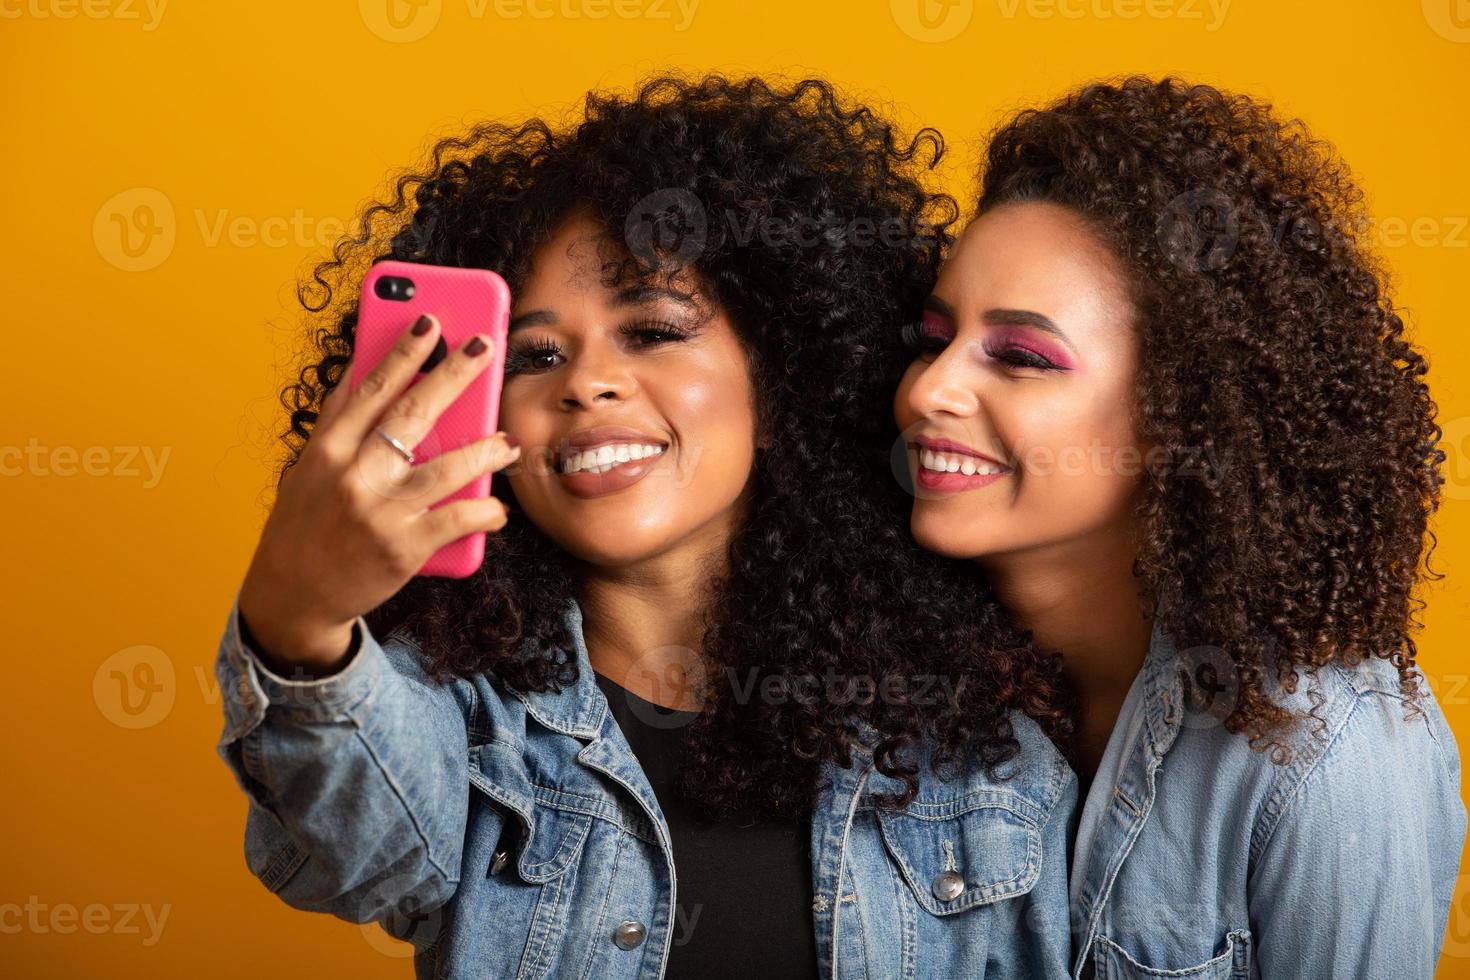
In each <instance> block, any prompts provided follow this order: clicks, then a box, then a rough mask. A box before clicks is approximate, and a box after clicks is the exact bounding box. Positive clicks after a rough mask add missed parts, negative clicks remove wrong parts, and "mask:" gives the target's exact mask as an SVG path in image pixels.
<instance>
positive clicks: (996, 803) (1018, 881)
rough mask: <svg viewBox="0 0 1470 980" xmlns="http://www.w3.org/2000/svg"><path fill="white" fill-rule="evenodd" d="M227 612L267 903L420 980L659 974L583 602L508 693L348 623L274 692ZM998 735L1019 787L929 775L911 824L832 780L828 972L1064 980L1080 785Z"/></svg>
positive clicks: (1031, 735) (826, 895) (228, 675)
mask: <svg viewBox="0 0 1470 980" xmlns="http://www.w3.org/2000/svg"><path fill="white" fill-rule="evenodd" d="M237 611H238V594H237V597H236V605H235V607H234V608H232V609H231V612H230V617H229V621H228V624H227V626H226V628H225V631H224V635H223V637H222V639H221V641H220V645H219V653H218V657H217V659H216V662H215V671H216V673H217V675H218V678H219V681H220V689H221V691H222V692H223V693H224V698H223V700H224V715H225V721H224V731H223V735H222V737H221V739H220V741H219V746H218V748H219V752H220V754H221V756H222V757H223V758H224V760H225V761H226V763H227V764H228V765H229V767H230V769H231V770H232V771H233V772H234V774H235V777H236V779H237V780H238V782H239V784H240V786H241V787H242V789H243V790H244V791H245V793H246V795H247V796H248V798H249V808H248V815H247V819H246V824H245V861H246V864H247V866H248V867H249V869H250V871H251V872H252V873H253V874H254V875H255V876H256V877H258V878H259V879H260V880H261V881H262V882H263V883H264V884H265V886H266V887H267V888H269V889H270V890H271V891H273V892H275V893H276V894H277V895H278V896H279V897H280V898H281V899H282V900H283V901H285V902H287V903H288V904H290V905H292V906H294V907H296V908H300V909H307V910H312V911H320V912H328V913H331V914H333V915H335V916H339V917H341V918H343V919H347V920H349V921H352V922H358V923H365V922H373V921H376V922H380V923H381V924H382V925H383V927H384V928H385V929H386V930H387V931H388V932H389V933H390V934H392V935H394V936H395V937H397V938H400V939H404V940H405V941H409V942H412V943H413V945H414V963H415V971H416V975H417V976H418V977H419V978H421V980H422V978H428V977H436V978H438V977H448V978H464V980H469V978H476V980H479V978H485V977H497V978H500V977H506V978H509V977H579V978H597V980H612V978H620V977H627V978H632V977H640V978H658V977H661V976H662V975H663V972H664V966H665V963H666V962H667V957H668V952H669V946H670V943H671V942H672V941H674V926H675V924H676V923H675V921H674V919H675V916H674V909H675V907H676V906H675V902H676V900H677V899H676V893H677V887H678V884H677V881H676V878H675V875H674V868H673V863H672V857H671V854H672V852H671V850H670V844H669V831H668V826H667V824H666V823H665V820H664V817H663V813H662V811H661V810H660V808H659V805H658V802H657V800H656V799H655V798H654V796H653V792H652V790H651V789H650V787H649V784H648V780H647V779H646V778H645V776H644V774H643V771H642V770H641V769H640V768H639V765H638V763H637V761H636V759H635V758H634V756H633V754H632V752H631V750H630V749H629V747H628V743H627V742H626V741H625V739H624V738H623V735H622V732H621V731H620V729H619V728H618V726H617V723H616V721H615V720H614V718H613V716H612V713H611V712H610V711H609V709H608V705H607V701H606V699H605V697H604V696H603V694H602V692H601V690H600V689H599V688H598V686H597V684H596V681H595V678H594V677H593V673H592V669H591V666H590V664H589V662H588V658H587V650H586V647H585V645H584V641H583V639H582V618H581V610H580V609H579V607H578V606H577V604H576V603H575V602H572V603H571V604H570V606H569V608H568V610H567V614H566V623H567V625H568V627H569V628H570V630H571V633H572V636H573V637H574V638H575V642H574V646H575V649H574V650H573V651H571V653H572V654H573V656H574V657H575V660H576V662H577V665H578V667H579V669H580V679H579V680H578V682H577V683H576V685H575V686H573V687H570V688H568V689H566V690H564V691H562V692H560V693H557V694H531V695H524V696H521V695H512V694H508V693H506V692H505V691H503V690H502V689H501V688H499V687H497V686H495V685H494V684H492V683H490V682H489V681H488V680H487V679H486V678H485V677H484V676H483V675H479V676H477V677H476V678H475V679H474V680H473V681H470V680H464V679H455V680H452V681H450V682H447V683H445V684H442V685H441V684H436V683H433V682H432V681H430V680H429V679H428V678H427V677H426V675H425V674H424V672H423V670H422V667H421V664H420V651H419V650H418V649H417V647H416V646H415V645H414V643H413V641H412V640H411V638H408V637H406V636H405V635H402V634H395V635H393V636H390V637H389V638H388V639H387V640H386V641H384V642H383V643H382V644H381V645H380V644H379V642H378V641H377V640H376V639H375V638H374V637H373V636H372V634H371V633H370V632H369V630H368V628H367V623H366V622H365V621H364V620H362V619H361V618H359V620H358V622H357V627H358V629H359V630H361V637H362V642H361V648H360V649H359V651H358V652H357V654H356V655H355V656H354V658H353V659H352V661H351V662H350V663H349V664H348V665H347V666H346V667H344V668H343V669H342V670H341V671H340V672H338V673H337V674H335V675H333V676H331V677H327V678H323V679H320V680H317V681H289V680H286V679H283V678H281V677H279V676H277V675H275V674H273V673H272V672H271V671H269V670H268V669H267V668H266V667H265V666H264V665H263V664H262V663H261V662H260V660H259V659H258V658H257V657H256V656H255V654H254V653H253V651H251V650H249V649H248V648H247V647H245V646H244V645H242V643H241V640H240V632H239V623H238V620H237ZM1014 725H1015V730H1016V735H1017V738H1018V739H1019V740H1020V742H1021V744H1022V747H1023V751H1022V755H1021V756H1020V757H1019V759H1018V760H1016V761H1015V762H1013V763H1010V764H1008V765H1007V766H1006V770H1007V771H1014V772H1015V773H1016V775H1015V776H1014V778H1011V779H1009V780H1005V781H999V782H997V781H992V780H990V779H987V778H986V777H985V776H984V774H983V773H982V772H974V773H972V774H971V775H969V776H968V777H964V778H962V779H956V780H953V781H951V782H943V781H939V780H936V779H931V778H925V779H924V780H923V781H922V783H921V789H920V793H919V796H918V798H917V799H916V800H915V801H914V803H913V804H912V805H910V806H909V807H908V808H907V810H905V811H903V812H891V811H887V812H879V811H877V810H875V808H874V806H873V804H872V802H871V800H870V798H869V797H870V794H872V793H877V792H891V791H893V790H894V789H895V788H896V787H897V784H896V783H895V782H893V781H890V780H888V779H887V778H886V777H884V776H882V775H881V774H880V773H877V772H876V770H875V769H874V767H873V764H872V755H871V752H870V751H869V752H865V753H856V754H855V758H856V760H857V762H856V764H855V765H854V766H852V767H850V768H847V769H838V768H836V767H829V770H828V773H829V775H830V777H831V781H832V788H831V790H830V791H827V792H825V793H824V794H823V796H822V797H821V799H820V801H819V803H818V805H817V807H816V809H815V811H814V813H813V814H812V828H811V867H812V883H813V894H814V896H815V901H814V904H813V911H814V918H815V924H816V933H817V935H816V946H817V954H818V960H819V964H820V967H821V973H822V976H824V977H852V978H859V977H862V978H871V980H879V978H883V980H887V978H893V977H910V978H925V977H935V978H946V980H948V978H952V977H998V978H1035V977H1055V976H1064V975H1065V974H1066V969H1067V961H1068V958H1069V956H1070V951H1071V937H1070V935H1069V932H1068V929H1067V923H1066V916H1065V914H1064V912H1062V910H1064V909H1065V907H1066V901H1067V878H1066V876H1067V840H1066V835H1067V829H1068V826H1069V824H1070V823H1071V822H1072V818H1073V811H1074V809H1075V805H1076V795H1077V781H1076V776H1075V775H1074V774H1073V773H1072V771H1071V769H1070V768H1069V767H1068V766H1067V765H1066V763H1065V762H1064V761H1063V759H1062V757H1061V756H1060V755H1059V754H1058V753H1057V751H1056V750H1055V749H1054V748H1053V746H1052V744H1051V742H1050V741H1049V740H1048V739H1047V738H1046V737H1045V735H1044V734H1043V733H1042V732H1041V730H1040V729H1039V728H1038V727H1037V726H1036V725H1035V723H1034V722H1032V721H1031V720H1030V719H1028V718H1025V717H1024V716H1020V715H1017V716H1016V718H1015V722H1014ZM866 734H867V736H868V737H869V738H871V729H868V730H867V732H866ZM976 768H978V767H976ZM946 886H947V888H946ZM395 907H396V909H397V911H396V912H395ZM706 925H708V923H706ZM725 927H727V928H740V924H739V923H728V924H726V925H725ZM750 938H751V941H753V942H758V941H759V939H760V937H759V936H752V937H750Z"/></svg>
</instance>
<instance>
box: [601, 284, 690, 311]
mask: <svg viewBox="0 0 1470 980" xmlns="http://www.w3.org/2000/svg"><path fill="white" fill-rule="evenodd" d="M661 299H667V300H672V301H673V302H675V303H678V304H679V305H681V306H688V307H691V308H692V307H694V306H695V303H694V297H693V296H690V295H689V294H688V293H681V292H678V291H677V290H673V289H669V288H668V287H666V286H630V287H629V288H627V289H624V290H621V291H619V292H618V294H617V295H616V296H615V297H613V301H612V305H613V306H614V307H618V306H651V305H652V304H654V303H656V302H658V301H659V300H661Z"/></svg>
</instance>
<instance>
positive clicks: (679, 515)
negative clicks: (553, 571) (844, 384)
mask: <svg viewBox="0 0 1470 980" xmlns="http://www.w3.org/2000/svg"><path fill="white" fill-rule="evenodd" d="M608 258H609V250H608V242H607V241H606V238H605V233H604V231H603V229H602V227H601V226H600V225H599V224H597V223H596V222H594V221H593V220H592V219H590V218H588V217H586V216H584V215H577V216H575V217H573V218H571V219H568V220H567V221H566V222H565V223H564V224H563V225H562V227H561V228H560V229H559V230H558V231H557V233H556V234H555V235H554V236H553V237H552V238H551V239H550V240H549V241H547V242H545V243H544V244H543V245H542V246H541V247H540V248H538V249H537V251H536V252H535V253H534V255H533V256H532V263H531V266H532V267H531V273H530V275H529V276H528V278H527V280H526V282H525V283H524V285H523V286H522V287H521V288H520V289H519V290H517V294H516V296H515V302H514V306H513V308H512V311H511V332H510V335H509V337H508V338H507V344H506V378H505V387H504V392H503V394H502V396H501V404H500V427H501V428H502V429H504V430H505V431H506V432H508V433H510V434H512V435H514V436H516V437H517V438H518V439H519V440H520V441H521V446H522V458H521V461H520V462H519V463H517V464H516V465H514V466H512V467H510V468H508V469H507V470H506V474H507V477H508V479H509V480H510V485H511V488H512V490H514V492H515V496H516V499H517V501H518V502H519V503H520V505H521V507H522V509H524V511H525V513H526V515H527V516H528V517H529V518H530V519H531V521H532V522H533V523H535V525H536V526H537V527H538V528H540V529H541V531H542V532H543V533H544V534H546V535H547V536H548V537H550V538H551V539H552V540H553V541H555V542H556V543H557V544H558V545H559V546H560V547H562V548H563V549H565V550H566V551H568V552H569V553H571V554H572V555H574V556H576V557H578V558H581V559H583V560H585V561H588V562H591V563H593V564H597V565H609V566H616V565H622V564H627V563H631V562H635V561H640V560H643V559H646V558H651V557H655V556H657V555H659V554H660V553H662V552H664V551H665V550H667V549H670V548H672V547H674V546H676V545H679V544H681V543H685V542H687V541H690V540H691V539H692V538H694V537H695V536H698V535H701V534H708V535H711V540H712V541H715V540H723V536H724V535H725V534H726V533H727V532H728V530H729V529H730V528H731V527H733V526H734V525H735V524H737V523H738V522H739V520H740V518H741V517H742V516H743V515H741V514H740V513H739V506H738V505H739V504H740V502H741V500H742V496H743V492H744V490H745V488H746V485H747V483H748V482H749V479H750V475H751V470H752V466H753V463H754V448H755V429H756V409H755V403H754V392H753V385H752V384H751V380H750V365H749V364H748V362H747V359H746V356H745V352H744V349H743V348H742V347H741V345H740V342H739V338H738V337H737V335H736V333H735V329H734V327H733V325H732V324H731V323H730V322H729V320H728V318H727V317H726V315H725V314H724V313H723V312H722V311H720V310H718V309H716V308H715V307H714V306H713V304H712V303H710V302H709V301H707V300H705V299H704V298H702V297H700V296H698V295H694V296H689V295H687V293H688V292H690V291H692V289H691V287H690V286H689V283H688V281H687V280H685V281H676V282H675V283H674V285H675V287H676V290H677V291H674V290H666V289H662V288H659V287H650V286H646V285H639V284H637V283H632V282H630V283H627V284H625V285H620V286H616V287H609V286H607V285H604V282H603V279H604V268H603V265H604V262H605V261H606V260H607V259H608Z"/></svg>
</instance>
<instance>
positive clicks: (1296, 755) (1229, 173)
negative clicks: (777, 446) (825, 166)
mask: <svg viewBox="0 0 1470 980" xmlns="http://www.w3.org/2000/svg"><path fill="white" fill-rule="evenodd" d="M1365 226H1366V218H1365V215H1364V214H1363V212H1362V206H1361V194H1360V192H1359V191H1358V190H1357V189H1356V188H1355V186H1354V184H1353V183H1352V181H1351V179H1350V177H1349V174H1348V171H1347V168H1346V167H1345V166H1344V165H1343V164H1342V162H1341V161H1340V160H1339V159H1337V158H1336V156H1335V155H1334V154H1333V153H1332V152H1331V150H1330V148H1329V147H1328V146H1327V145H1326V144H1324V143H1322V142H1320V141H1319V140H1316V139H1314V138H1313V137H1312V136H1311V135H1310V134H1309V133H1308V132H1307V130H1306V128H1305V126H1304V125H1302V124H1301V123H1300V122H1296V121H1290V122H1288V121H1283V120H1280V119H1278V118H1277V117H1276V116H1274V115H1273V114H1272V112H1271V111H1270V109H1269V107H1268V106H1266V105H1264V104H1262V103H1260V102H1257V101H1254V100H1252V99H1249V98H1246V97H1244V96H1238V95H1230V94H1226V93H1222V92H1220V91H1218V90H1216V89H1214V88H1210V87H1208V86H1202V85H1187V84H1185V83H1183V82H1180V81H1178V80H1175V79H1165V80H1163V81H1152V80H1149V79H1144V78H1130V79H1127V80H1124V81H1122V82H1120V83H1117V84H1095V85H1089V86H1087V87H1085V88H1083V89H1081V90H1079V91H1077V92H1076V93H1074V94H1072V95H1069V96H1067V97H1066V98H1063V99H1061V100H1060V101H1058V102H1057V103H1055V104H1053V105H1050V106H1047V107H1045V108H1042V109H1033V110H1027V111H1023V112H1021V113H1019V114H1018V115H1017V116H1015V117H1014V118H1013V119H1011V120H1010V121H1009V122H1007V123H1006V124H1005V125H1004V126H1002V127H1001V128H1000V129H999V130H998V131H997V133H996V134H995V135H994V137H993V138H992V140H991V142H990V145H989V152H988V159H987V162H986V166H985V169H984V175H983V188H982V191H981V194H980V198H979V204H978V208H977V214H976V217H975V219H974V220H973V221H972V223H971V224H970V225H969V227H968V228H967V229H966V230H965V232H964V234H963V236H962V238H961V241H960V243H959V244H958V245H957V247H956V248H955V250H954V253H953V254H952V255H951V256H950V257H949V258H948V260H947V261H946V264H945V266H944V269H943V271H942V272H941V274H940V278H939V281H938V283H937V285H936V287H935V289H934V292H933V294H932V295H931V297H930V298H929V299H928V300H927V301H926V312H925V314H924V317H923V319H922V321H921V322H920V324H919V325H918V326H917V327H915V328H914V329H912V330H910V331H909V332H908V333H907V336H908V339H909V341H910V343H911V344H912V345H913V346H914V347H915V348H916V352H917V356H916V358H915V360H914V361H913V363H912V364H911V365H910V367H909V369H908V373H907V374H906V375H905V377H904V380H903V384H902V385H901V387H900V389H899V392H898V396H897V399H896V401H895V410H896V414H897V418H898V421H899V424H900V425H901V426H903V427H904V431H905V436H906V438H907V439H908V440H909V441H910V442H911V444H912V446H913V449H914V451H913V453H912V454H911V459H912V467H913V472H914V477H915V481H916V484H917V487H918V499H917V500H916V502H915V506H914V511H913V515H912V527H913V530H914V533H915V535H916V537H917V538H918V540H919V541H921V542H922V543H923V544H925V545H926V546H928V547H930V548H931V549H933V550H936V551H939V552H942V553H943V554H946V555H949V556H952V557H963V558H970V559H974V560H975V561H976V562H977V563H978V564H979V565H980V566H981V567H983V568H984V570H985V572H986V574H987V576H988V577H989V579H990V581H991V582H992V584H993V586H994V590H995V595H996V596H997V599H998V601H999V602H1000V603H1001V604H1002V605H1003V606H1004V608H1005V610H1006V612H1007V613H1008V614H1009V615H1010V616H1011V617H1012V618H1013V619H1014V621H1015V622H1016V623H1017V624H1018V626H1024V627H1025V628H1026V629H1027V630H1029V631H1030V633H1031V635H1032V638H1033V640H1034V642H1035V643H1036V644H1037V646H1038V647H1040V648H1042V649H1047V650H1057V651H1060V652H1061V654H1062V656H1063V657H1064V659H1065V661H1066V672H1067V676H1068V678H1069V680H1070V681H1071V684H1072V686H1073V687H1074V689H1075V691H1076V693H1077V695H1078V697H1079V702H1080V723H1079V726H1078V733H1077V738H1076V739H1075V742H1074V743H1073V745H1072V746H1071V752H1072V754H1073V757H1074V759H1075V762H1076V765H1077V768H1078V770H1079V771H1080V773H1081V775H1082V779H1083V783H1084V785H1087V784H1089V783H1090V788H1089V789H1087V790H1086V791H1085V792H1086V797H1085V802H1084V804H1083V808H1082V811H1081V816H1080V823H1079V828H1078V831H1077V838H1076V845H1075V851H1074V855H1075V861H1074V866H1073V869H1072V873H1071V897H1072V925H1073V928H1074V929H1075V930H1076V936H1075V938H1076V943H1075V957H1076V958H1075V960H1074V964H1073V970H1074V974H1075V975H1078V976H1081V975H1085V974H1086V973H1087V972H1088V971H1090V970H1095V972H1096V975H1097V976H1108V977H1118V976H1122V977H1135V976H1144V975H1148V976H1156V975H1159V974H1160V971H1162V972H1168V973H1169V975H1170V976H1180V977H1185V976H1187V977H1199V978H1205V977H1241V978H1244V977H1247V976H1250V977H1257V976H1259V977H1265V978H1268V980H1269V978H1283V980H1284V978H1301V977H1312V978H1318V977H1322V978H1326V977H1349V976H1352V977H1390V976H1391V977H1407V976H1423V977H1427V976H1430V975H1432V973H1433V970H1434V964H1435V962H1436V960H1437V957H1438V950H1439V946H1440V941H1441V937H1442V935H1443V931H1444V927H1445V922H1446V917H1447V914H1448V910H1449V904H1450V900H1451V896H1452V894H1453V890H1454V887H1455V879H1456V868H1457V864H1458V861H1459V855H1460V847H1461V844H1462V842H1463V839H1464V834H1465V808H1464V806H1463V805H1462V804H1461V802H1460V798H1459V780H1460V762H1459V754H1458V750H1457V748H1456V745H1455V741H1454V739H1453V737H1452V736H1451V734H1450V731H1449V728H1448V727H1447V725H1446V723H1445V719H1444V716H1443V714H1442V712H1441V711H1440V709H1439V706H1438V705H1437V704H1436V703H1435V702H1434V699H1433V695H1432V693H1431V692H1430V691H1429V689H1428V685H1427V684H1425V683H1424V680H1423V677H1422V676H1421V675H1420V673H1419V671H1418V668H1417V667H1416V665H1415V663H1414V654H1415V648H1414V641H1413V639H1412V638H1411V636H1410V631H1411V628H1412V627H1413V626H1414V625H1415V623H1414V618H1413V613H1414V611H1415V606H1416V603H1417V600H1416V599H1414V598H1413V595H1414V590H1415V587H1416V583H1417V582H1418V580H1419V578H1420V576H1421V574H1422V573H1430V570H1429V569H1428V557H1427V553H1425V544H1426V536H1427V535H1428V519H1429V516H1430V514H1431V513H1432V512H1433V510H1434V508H1435V506H1436V503H1437V499H1438V492H1439V486H1440V483H1441V476H1440V473H1439V466H1440V463H1441V462H1442V460H1443V454H1442V453H1441V452H1440V451H1439V450H1438V449H1437V448H1436V442H1437V440H1438V437H1439V429H1438V427H1437V426H1436V425H1435V423H1434V412H1435V409H1434V404H1433V402H1432V401H1431V399H1430V396H1429V391H1428V388H1427V387H1426V385H1425V382H1424V375H1425V372H1426V370H1427V365H1426V363H1425V360H1424V358H1423V356H1422V355H1421V354H1420V353H1419V352H1418V351H1417V350H1416V349H1415V348H1414V346H1413V345H1412V344H1411V343H1410V342H1409V340H1408V339H1407V338H1406V337H1405V332H1404V324H1403V321H1402V320H1401V319H1400V317H1399V314H1398V313H1397V312H1396V311H1395V309H1394V306H1393V303H1392V300H1391V299H1390V297H1389V296H1388V294H1387V292H1386V290H1385V288H1384V283H1385V281H1386V280H1385V276H1384V273H1383V271H1382V270H1381V269H1380V268H1379V267H1378V265H1377V264H1376V263H1375V262H1374V260H1373V259H1372V257H1371V256H1370V254H1369V252H1368V250H1367V249H1366V248H1365V245H1364V240H1363V239H1364V236H1363V234H1362V232H1363V230H1364V228H1365ZM1429 540H1431V541H1432V536H1429ZM1421 553H1425V557H1424V562H1423V568H1422V570H1421V561H1420V558H1421ZM1431 574H1432V573H1431ZM986 615H987V616H988V612H987V613H986ZM1176 971H1177V972H1176Z"/></svg>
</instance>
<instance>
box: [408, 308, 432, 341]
mask: <svg viewBox="0 0 1470 980" xmlns="http://www.w3.org/2000/svg"><path fill="white" fill-rule="evenodd" d="M433 325H434V321H433V319H431V318H430V316H429V314H427V313H425V314H424V315H422V316H420V317H419V318H418V319H417V320H415V321H413V335H414V336H415V337H422V336H423V335H424V334H426V333H428V332H429V328H430V327H432V326H433Z"/></svg>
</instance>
